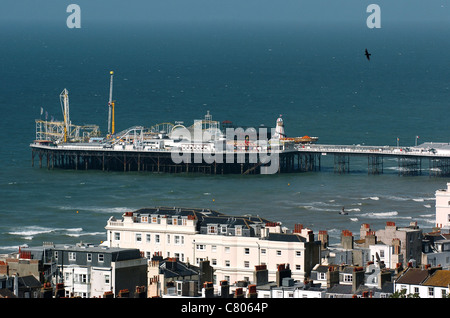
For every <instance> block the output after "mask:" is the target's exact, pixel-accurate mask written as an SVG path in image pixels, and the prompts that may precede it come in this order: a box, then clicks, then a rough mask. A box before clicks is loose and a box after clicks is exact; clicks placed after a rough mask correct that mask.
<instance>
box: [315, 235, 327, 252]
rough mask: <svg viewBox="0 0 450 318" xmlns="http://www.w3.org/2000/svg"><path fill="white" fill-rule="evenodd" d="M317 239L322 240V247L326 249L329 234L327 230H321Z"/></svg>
mask: <svg viewBox="0 0 450 318" xmlns="http://www.w3.org/2000/svg"><path fill="white" fill-rule="evenodd" d="M317 239H318V240H319V241H320V247H321V249H322V250H326V249H327V248H328V243H329V236H328V232H327V231H319V235H318V237H317Z"/></svg>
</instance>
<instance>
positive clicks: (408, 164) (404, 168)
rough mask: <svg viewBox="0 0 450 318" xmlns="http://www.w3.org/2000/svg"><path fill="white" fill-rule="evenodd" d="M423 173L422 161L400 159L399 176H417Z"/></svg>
mask: <svg viewBox="0 0 450 318" xmlns="http://www.w3.org/2000/svg"><path fill="white" fill-rule="evenodd" d="M421 172H422V159H421V158H414V157H400V158H398V174H399V175H405V176H417V175H420V174H421Z"/></svg>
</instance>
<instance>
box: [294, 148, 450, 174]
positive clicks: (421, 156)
mask: <svg viewBox="0 0 450 318" xmlns="http://www.w3.org/2000/svg"><path fill="white" fill-rule="evenodd" d="M297 149H298V151H299V152H300V153H304V154H319V155H320V156H332V157H333V158H334V160H333V169H334V172H335V173H339V174H345V173H350V172H351V161H352V159H355V158H358V159H361V158H363V159H364V160H365V159H367V172H368V174H382V173H384V170H385V169H384V168H385V161H386V159H395V160H396V161H397V169H396V170H397V173H398V174H399V175H411V176H415V175H422V174H428V175H430V176H435V177H438V176H442V177H447V176H450V143H432V142H429V143H423V144H421V145H418V146H413V147H398V146H397V147H394V146H361V145H319V144H311V145H302V146H300V147H298V148H297ZM322 161H323V160H322ZM319 167H320V164H319Z"/></svg>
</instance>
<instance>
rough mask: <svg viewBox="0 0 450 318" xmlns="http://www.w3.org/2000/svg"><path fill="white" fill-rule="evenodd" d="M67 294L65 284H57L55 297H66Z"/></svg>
mask: <svg viewBox="0 0 450 318" xmlns="http://www.w3.org/2000/svg"><path fill="white" fill-rule="evenodd" d="M65 296H66V295H65V290H64V284H63V283H59V284H56V290H55V298H64V297H65Z"/></svg>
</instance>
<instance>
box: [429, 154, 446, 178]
mask: <svg viewBox="0 0 450 318" xmlns="http://www.w3.org/2000/svg"><path fill="white" fill-rule="evenodd" d="M429 175H430V176H431V177H448V176H450V159H449V158H430V163H429Z"/></svg>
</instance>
